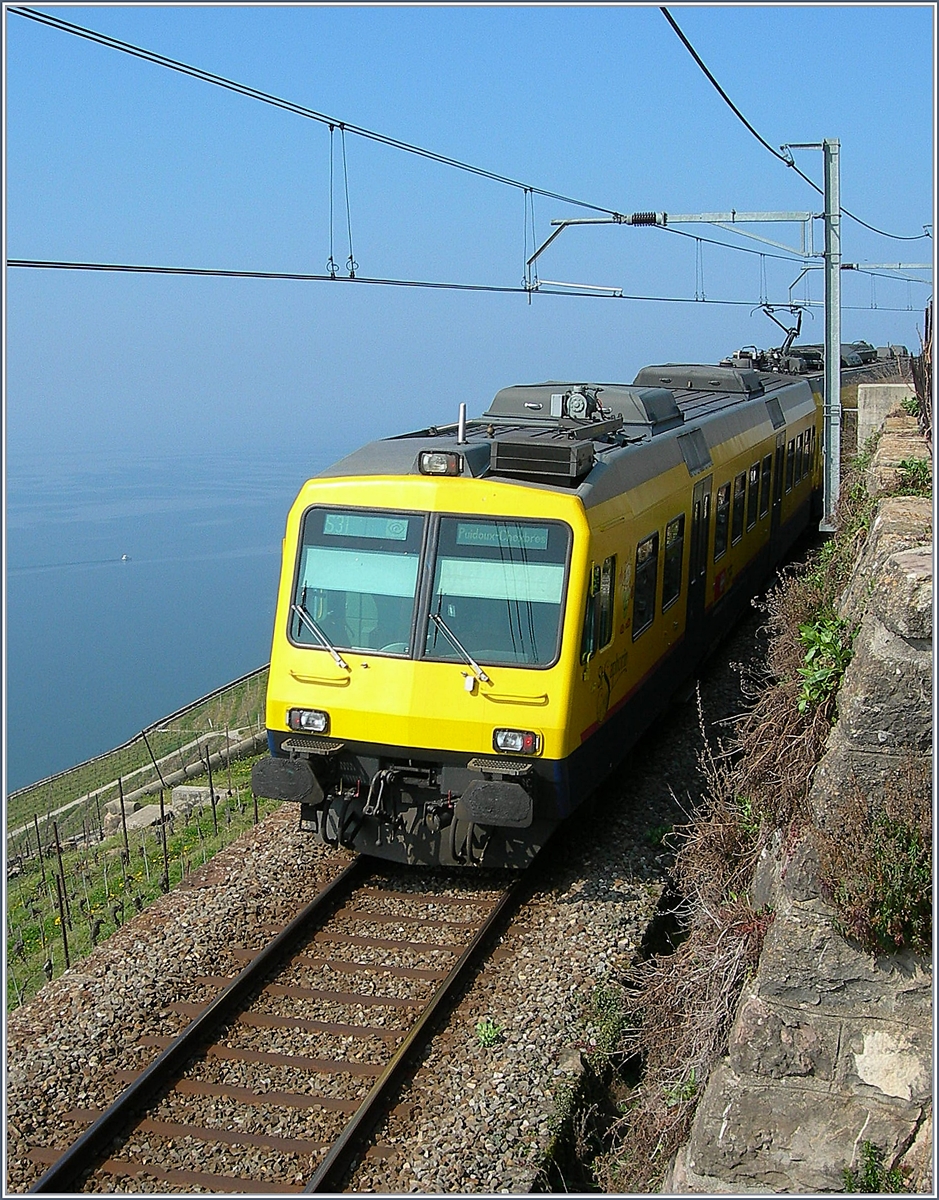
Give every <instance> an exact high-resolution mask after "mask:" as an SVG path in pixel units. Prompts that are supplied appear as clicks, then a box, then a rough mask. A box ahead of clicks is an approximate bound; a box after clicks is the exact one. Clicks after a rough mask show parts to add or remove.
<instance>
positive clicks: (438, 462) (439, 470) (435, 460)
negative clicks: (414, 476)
mask: <svg viewBox="0 0 939 1200" xmlns="http://www.w3.org/2000/svg"><path fill="white" fill-rule="evenodd" d="M417 466H418V470H419V471H420V473H421V474H422V475H462V474H463V455H462V454H454V453H452V452H451V451H443V450H422V451H421V453H420V456H419V457H418V460H417Z"/></svg>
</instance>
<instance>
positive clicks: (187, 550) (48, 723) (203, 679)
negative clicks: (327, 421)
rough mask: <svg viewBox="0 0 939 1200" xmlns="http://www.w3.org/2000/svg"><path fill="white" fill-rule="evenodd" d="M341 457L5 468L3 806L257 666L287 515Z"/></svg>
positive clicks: (298, 451) (311, 451) (291, 450)
mask: <svg viewBox="0 0 939 1200" xmlns="http://www.w3.org/2000/svg"><path fill="white" fill-rule="evenodd" d="M347 449H351V446H350V447H345V446H332V447H325V446H323V447H318V448H307V447H304V448H301V447H299V446H291V447H288V448H286V449H285V450H284V451H283V452H279V453H276V454H275V453H270V452H268V453H264V454H261V455H260V456H259V455H258V454H256V453H254V452H248V453H245V454H243V455H241V454H236V453H224V452H215V451H213V450H211V449H207V450H206V452H205V454H201V455H196V454H181V455H176V456H172V457H167V456H161V457H145V456H143V455H141V456H138V457H136V458H134V459H133V460H131V459H130V458H128V457H126V456H120V457H119V456H116V455H108V454H98V453H96V454H94V455H92V454H81V453H77V452H76V453H74V454H69V455H64V454H62V455H55V456H45V455H44V456H25V455H19V456H17V455H16V454H10V455H8V458H7V464H6V470H7V480H6V483H7V504H6V567H7V579H6V584H7V593H6V620H7V628H6V651H7V709H6V716H7V730H6V738H7V741H6V766H7V787H8V789H9V790H11V791H12V790H15V789H16V788H19V787H23V786H25V785H26V784H28V783H31V782H33V781H34V780H37V779H41V778H44V777H45V776H47V775H50V774H53V773H54V772H56V771H60V770H63V769H65V768H66V767H70V766H73V765H74V764H75V763H78V762H82V761H84V760H85V759H87V758H91V757H93V756H94V755H96V754H100V753H102V752H103V751H105V750H109V749H110V748H111V747H112V746H115V745H118V744H119V743H120V742H123V741H125V740H126V739H127V738H129V737H131V736H132V735H133V734H135V733H137V732H138V731H139V730H140V729H142V728H143V727H144V726H146V725H149V724H150V723H151V722H153V721H156V720H158V719H159V718H160V717H162V716H165V715H166V714H168V713H170V712H173V711H174V710H176V709H178V708H181V707H182V706H183V705H185V704H188V703H189V702H190V701H191V700H195V699H196V698H198V697H199V696H201V695H204V694H205V693H206V692H208V691H211V690H212V689H213V688H216V687H220V686H221V685H223V684H225V683H227V682H228V681H229V680H231V679H235V678H237V677H238V676H239V675H243V674H245V673H246V672H248V671H250V670H253V669H254V668H255V667H259V666H261V665H262V664H264V663H266V662H267V661H268V660H269V658H270V641H271V632H272V627H273V616H274V602H275V589H276V586H277V576H278V570H279V565H280V546H281V539H282V537H283V531H284V522H285V520H286V515H287V510H288V508H289V506H290V504H291V503H292V501H293V499H294V498H295V496H296V493H297V491H298V489H299V487H300V485H301V484H302V482H303V481H304V480H305V479H306V478H308V477H309V476H310V475H312V474H315V473H316V471H318V470H321V469H322V468H323V467H324V466H326V465H327V464H328V463H330V462H332V461H334V460H335V459H336V458H338V457H340V455H341V453H343V452H345V451H346V450H347ZM125 555H126V558H125V557H124V556H125Z"/></svg>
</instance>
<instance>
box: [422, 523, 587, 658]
mask: <svg viewBox="0 0 939 1200" xmlns="http://www.w3.org/2000/svg"><path fill="white" fill-rule="evenodd" d="M569 548H570V534H569V530H568V529H567V527H566V526H564V525H561V524H557V523H554V522H543V521H542V522H535V521H513V520H487V519H483V518H480V517H442V518H441V520H440V533H439V538H438V543H437V558H436V565H435V568H434V582H433V591H432V593H431V600H430V613H431V615H438V616H440V617H441V618H442V619H443V621H444V622H445V623H446V626H447V628H448V629H449V630H450V631H451V632H452V634H453V635H454V636H455V637H456V638H457V639H458V641H459V642H460V644H461V645H462V646H463V648H464V649H465V650H466V652H467V653H468V654H470V655H471V656H472V657H473V658H475V659H478V660H479V661H480V662H483V663H514V664H517V665H524V666H548V665H549V664H550V663H552V662H554V660H555V659H556V658H557V655H558V651H559V645H560V631H561V609H562V604H563V600H564V586H565V580H566V570H567V560H568V554H569ZM424 653H425V654H426V655H427V656H428V657H431V658H437V659H440V658H442V659H457V660H458V659H459V658H460V657H461V656H460V653H459V651H458V650H457V648H456V647H455V646H454V645H453V644H452V643H451V642H450V641H449V640H448V638H447V637H446V635H445V633H444V632H443V631H442V630H441V628H440V625H439V624H437V623H435V622H433V621H431V622H430V623H429V625H428V628H427V640H426V643H425V647H424Z"/></svg>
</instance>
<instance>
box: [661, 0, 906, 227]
mask: <svg viewBox="0 0 939 1200" xmlns="http://www.w3.org/2000/svg"><path fill="white" fill-rule="evenodd" d="M659 11H660V12H661V13H662V15H663V16H664V17H665V19H666V21H668V23H669V25H671V27H672V29H674V31H675V33H676V34H677V35H678V38H679V39H680V41H681V43H682V45H683V46H684V47H685V49H686V50H687V51H688V53H689V54H690V55H691V57H692V58H693V59H694V61H695V62H696V63H697V64H698V66H699V67H700V68H701V70H702V71H703V72H704V75H705V76H706V77H707V79H708V80H709V82H710V83H711V84H712V86H713V87H714V89H715V91H716V92H717V94H718V95H719V96H720V97H721V99H722V100H723V101H724V103H725V104H726V105H727V106H728V108H730V110H731V112H733V114H734V115H735V116H736V117H737V118H738V120H739V121H741V123H742V124H743V125H744V126H745V127H746V128H747V129H748V130H749V131H750V133H752V134H753V136H754V137H755V138H756V140H757V141H758V142H759V143H760V145H761V146H763V147H764V148H765V149H766V150H768V151H769V152H770V154H772V156H773V157H774V158H778V159H779V161H780V162H781V163H784V164H785V165H786V166H787V167H791V168H792V170H793V171H795V173H796V174H797V175H798V176H799V178H800V179H803V180H804V181H805V182H806V183H807V184H808V185H809V187H811V188H814V189H815V191H816V192H818V194H819V195H820V196H822V195H824V192H823V190H822V188H820V187H819V186H818V184H817V183H816V182H815V180H814V179H812V178H810V176H808V175H806V174H805V172H804V171H801V170H800V169H799V168H798V167H797V166H796V164H795V160H794V159H793V158H792V156H791V155H788V156H787V155H785V154H782V153H781V152H780V151H779V150H777V149H776V148H775V146H771V145H770V144H769V142H768V141H767V140H766V138H765V137H763V135H762V134H761V133H759V132H758V131H757V130H756V129H754V127H753V126H752V125H751V124H750V122H749V121H748V120H747V118H746V117H745V116H744V115H743V113H742V112H741V111H740V109H739V108H738V107H737V105H736V104H734V102H733V100H731V98H730V97H729V96H728V95H727V93H726V92H725V91H724V89H723V88H722V87H721V85H720V84H719V83H718V81H717V80H716V79H715V78H714V76H713V75H712V73H711V72H710V71H709V70H708V68H707V65H706V64H705V62H704V60H703V59H702V58H701V55H700V54H699V53H698V52H697V50H695V48H694V46H692V44H691V42H690V41H689V40H688V38H687V37H686V36H685V34H684V33H683V32H682V30H681V28H680V27H679V25H678V22H677V21H676V20H675V18H674V17H673V16H672V14H671V13H670V12H669V11H668V9H667V8H665V7H664V5H663V6H661V7H660V9H659ZM840 211H841V212H842V213H843V214H844V215H845V216H846V217H850V218H851V220H852V221H856V222H857V223H858V225H863V226H864V228H865V229H869V230H870V231H871V232H872V233H876V234H879V235H880V236H881V237H886V238H892V239H893V240H894V241H897V242H918V241H920V240H922V239H923V238H928V237H929V234H928V233H915V234H901V233H888V232H887V230H885V229H878V228H877V227H876V225H870V224H868V222H867V221H864V220H862V219H861V218H860V217H859V216H856V215H855V213H853V212H851V210H850V209H847V208H845V207H844V206H842V207H841V210H840Z"/></svg>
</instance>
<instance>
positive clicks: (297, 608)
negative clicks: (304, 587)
mask: <svg viewBox="0 0 939 1200" xmlns="http://www.w3.org/2000/svg"><path fill="white" fill-rule="evenodd" d="M290 610H291V612H295V613H296V614H297V616H298V617H299V618H300V620H301V621H302V622H303V624H304V625H306V627H307V628H308V629H309V630H311V632H313V633H315V634H316V636H317V637H318V638H319V640H320V641H321V642H322V644H323V647H324V648H325V649H326V650H328V651H329V653H330V654H331V655H332V656H333V658H334V659H335V660H336V662H337V663H338V665H339V666H340V667H342V669H343V670H344V671H351V670H352V668H351V667H350V666H349V664H348V663H347V662H346V660H345V659H344V658H343V657H342V655H341V654H340V653H339V651H338V650H337V649H336V647H335V646H334V645H333V644H332V642H331V641H330V640H329V638H328V637H327V636H326V634H325V633H323V631H322V629H320V627H319V625H317V623H316V622H315V621H314V620H313V618H312V617H311V616H310V614H309V613H308V612H307V610H306V609H305V608H304V607H303V605H302V604H291V606H290Z"/></svg>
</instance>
